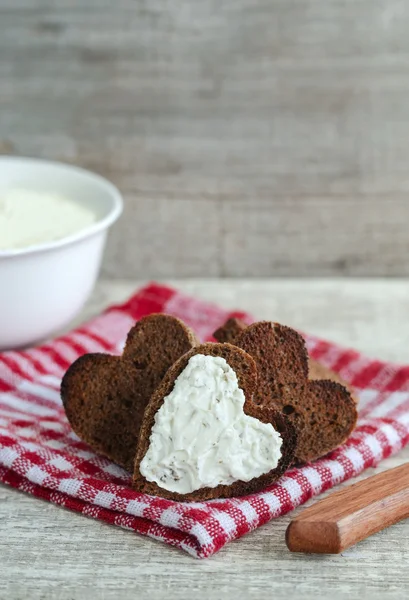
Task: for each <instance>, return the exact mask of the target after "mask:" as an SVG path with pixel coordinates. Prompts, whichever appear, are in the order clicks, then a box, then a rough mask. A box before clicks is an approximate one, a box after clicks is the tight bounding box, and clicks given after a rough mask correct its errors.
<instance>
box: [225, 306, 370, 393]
mask: <svg viewBox="0 0 409 600" xmlns="http://www.w3.org/2000/svg"><path fill="white" fill-rule="evenodd" d="M246 327H247V324H246V323H245V322H244V321H242V320H241V319H237V318H235V317H233V318H231V319H228V320H227V321H226V322H225V323H224V325H222V326H221V327H219V329H217V330H216V331H215V332H214V334H213V337H214V338H215V339H216V340H217V341H218V342H229V344H234V340H235V339H236V338H237V337H238V335H239V334H240V333H241V332H242V331H244V329H246ZM308 366H309V369H308V377H309V379H329V380H330V381H335V382H336V383H340V384H341V385H343V386H344V387H346V388H347V390H348V391H349V393H350V394H351V396H352V399H353V400H354V401H355V403H356V404H358V397H357V395H356V394H355V391H354V389H353V388H352V386H350V385H349V384H348V383H346V381H344V380H343V379H342V377H340V376H339V375H338V373H334V371H331V369H329V368H328V367H325V366H324V365H323V364H321V363H319V362H318V361H316V360H314V359H312V358H309V359H308Z"/></svg>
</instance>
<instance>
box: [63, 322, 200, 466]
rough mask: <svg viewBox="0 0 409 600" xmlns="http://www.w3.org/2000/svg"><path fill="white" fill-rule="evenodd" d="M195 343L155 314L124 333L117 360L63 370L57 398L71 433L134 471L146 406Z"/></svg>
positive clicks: (89, 360)
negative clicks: (174, 365) (122, 348)
mask: <svg viewBox="0 0 409 600" xmlns="http://www.w3.org/2000/svg"><path fill="white" fill-rule="evenodd" d="M197 343H198V341H197V339H196V337H195V335H194V333H193V332H192V331H191V330H190V329H189V328H188V327H187V326H186V325H185V324H184V323H182V321H179V319H176V318H175V317H171V316H169V315H163V314H154V315H150V316H148V317H144V318H143V319H141V320H140V321H139V322H138V323H136V325H135V326H134V327H132V329H131V330H130V332H129V333H128V337H127V340H126V345H125V349H124V352H123V355H122V356H121V357H118V356H111V355H108V354H85V355H84V356H81V357H80V358H79V359H78V360H76V361H75V362H74V363H73V364H72V365H71V366H70V368H69V369H68V371H67V372H66V374H65V375H64V378H63V380H62V383H61V398H62V401H63V405H64V408H65V412H66V414H67V418H68V420H69V422H70V425H71V427H72V428H73V430H74V431H75V433H76V434H77V435H78V436H79V437H80V438H81V439H82V440H84V441H85V442H86V443H87V444H89V445H90V446H91V447H92V448H93V449H94V450H95V451H97V452H100V453H101V454H104V455H105V456H107V457H108V458H110V459H112V460H113V461H115V462H116V463H118V464H119V465H121V466H123V467H124V468H125V469H128V470H129V471H131V472H132V471H133V465H134V460H135V452H136V445H137V439H138V434H139V429H140V425H141V421H142V417H143V413H144V410H145V407H146V405H147V403H148V401H149V399H150V397H151V395H152V393H153V392H154V390H155V389H156V388H157V387H158V385H159V384H160V382H161V381H162V379H163V377H164V375H165V374H166V371H167V370H168V369H169V367H170V366H171V365H173V363H174V362H175V361H176V360H178V358H179V357H180V356H182V355H183V354H185V352H188V351H189V350H191V349H192V348H193V347H194V346H195V345H196V344H197Z"/></svg>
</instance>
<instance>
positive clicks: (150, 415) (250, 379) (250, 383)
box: [133, 343, 296, 502]
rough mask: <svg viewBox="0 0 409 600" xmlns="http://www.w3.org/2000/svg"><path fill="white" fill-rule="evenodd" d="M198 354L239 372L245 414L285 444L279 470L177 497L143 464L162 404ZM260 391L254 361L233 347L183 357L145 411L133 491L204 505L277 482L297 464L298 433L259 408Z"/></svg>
mask: <svg viewBox="0 0 409 600" xmlns="http://www.w3.org/2000/svg"><path fill="white" fill-rule="evenodd" d="M195 354H205V355H208V356H221V357H223V358H224V359H225V360H226V361H227V363H228V364H229V365H230V366H231V367H232V369H233V370H234V371H235V372H236V374H237V378H238V381H239V386H240V388H241V389H242V390H243V392H244V395H245V398H246V400H245V404H244V412H245V413H246V414H247V415H249V416H252V417H255V418H256V419H259V420H260V421H262V422H263V423H271V424H272V425H273V427H274V428H275V429H276V430H277V431H278V432H279V433H280V434H281V436H282V439H283V444H282V448H281V452H282V457H281V459H280V461H279V463H278V466H277V467H276V468H275V469H273V470H272V471H270V472H269V473H267V474H265V475H262V476H261V477H257V478H256V479H253V480H251V481H249V482H244V481H237V482H235V483H233V484H232V485H220V486H218V487H216V488H203V489H200V490H197V491H195V492H193V493H191V494H177V493H174V492H169V491H168V490H165V489H162V488H160V487H159V486H158V485H157V484H156V483H152V482H149V481H147V480H146V479H145V478H144V477H143V475H142V474H141V472H140V470H139V467H140V463H141V461H142V459H143V457H144V456H145V454H146V452H147V451H148V448H149V438H150V435H151V430H152V427H153V424H154V420H155V415H156V413H157V411H158V410H159V408H160V407H161V405H162V403H163V400H164V398H165V397H166V396H168V395H169V394H170V392H171V391H172V389H173V387H174V384H175V380H176V378H177V377H178V376H179V375H180V374H181V372H182V371H183V370H184V369H185V368H186V366H187V364H188V362H189V360H190V358H191V357H192V356H194V355H195ZM256 388H257V369H256V365H255V362H254V360H253V359H252V358H251V356H249V355H248V354H247V353H246V352H244V351H243V350H241V349H240V348H237V347H236V346H232V345H231V344H213V343H207V344H202V345H201V346H197V347H196V348H194V349H193V350H191V351H190V352H189V353H188V354H185V355H184V356H182V357H181V358H180V359H179V360H178V361H177V362H176V363H175V364H174V365H173V366H172V367H171V368H170V369H169V371H168V372H167V374H166V376H165V377H164V379H163V381H162V383H161V384H160V386H159V387H158V389H157V390H156V392H155V393H154V394H153V396H152V398H151V400H150V402H149V404H148V406H147V407H146V410H145V414H144V418H143V422H142V425H141V430H140V435H139V441H138V448H137V453H136V459H135V471H134V480H133V483H134V487H135V489H137V490H138V491H140V492H144V493H147V494H152V495H155V496H162V497H164V498H169V499H172V500H181V501H185V502H186V501H201V500H210V499H214V498H229V497H232V496H243V495H245V494H251V493H253V492H257V491H259V490H261V489H264V488H265V487H266V486H268V485H270V484H271V483H272V482H274V481H276V480H277V479H278V478H279V477H280V476H281V475H282V474H283V473H284V471H286V469H287V468H288V467H289V466H290V465H291V464H292V462H293V460H294V449H295V445H296V434H295V429H294V427H293V426H292V425H291V423H290V422H289V420H288V419H287V418H286V417H285V416H284V415H283V414H281V413H280V412H279V411H277V410H275V409H273V408H266V407H261V406H257V405H256V404H255V403H254V402H253V400H252V398H253V394H254V393H255V391H256Z"/></svg>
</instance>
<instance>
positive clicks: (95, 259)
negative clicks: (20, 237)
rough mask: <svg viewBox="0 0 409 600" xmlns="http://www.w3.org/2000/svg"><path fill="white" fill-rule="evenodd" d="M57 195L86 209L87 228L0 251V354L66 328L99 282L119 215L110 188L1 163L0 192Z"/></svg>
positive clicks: (40, 163) (79, 175)
mask: <svg viewBox="0 0 409 600" xmlns="http://www.w3.org/2000/svg"><path fill="white" fill-rule="evenodd" d="M9 187H18V188H25V189H30V190H36V191H46V192H50V193H58V194H61V195H64V196H66V197H68V198H72V199H73V200H74V201H76V202H78V203H80V204H83V205H85V206H87V207H90V208H91V209H92V210H93V211H94V212H95V214H96V215H97V220H96V222H94V223H93V224H92V225H90V226H88V227H86V228H84V229H82V230H81V231H79V232H78V233H76V234H74V235H70V236H69V237H65V238H63V239H61V240H58V241H54V242H50V243H46V244H41V245H36V246H30V247H28V248H23V249H18V250H6V251H1V250H0V350H8V349H11V348H16V347H21V346H27V345H30V344H33V343H35V342H37V341H39V340H41V339H44V338H47V337H49V336H50V335H51V334H53V333H55V332H56V331H58V330H59V329H60V328H62V327H64V326H65V325H67V324H68V323H69V322H70V321H71V319H72V318H73V317H74V316H75V315H76V314H77V313H78V312H79V311H80V310H81V308H82V307H83V305H84V303H85V301H86V300H87V298H88V296H89V295H90V293H91V291H92V289H93V287H94V284H95V281H96V278H97V276H98V272H99V268H100V264H101V259H102V254H103V250H104V246H105V240H106V235H107V230H108V228H109V226H110V225H112V223H114V221H116V219H117V218H118V217H119V215H120V214H121V212H122V198H121V195H120V193H119V191H118V190H117V188H116V187H115V186H113V185H112V184H111V183H109V181H106V180H105V179H103V178H102V177H100V176H99V175H95V174H94V173H90V172H89V171H85V170H84V169H80V168H77V167H72V166H69V165H65V164H62V163H56V162H48V161H44V160H36V159H31V158H17V157H0V189H5V188H9Z"/></svg>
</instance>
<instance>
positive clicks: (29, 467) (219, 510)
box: [0, 284, 409, 558]
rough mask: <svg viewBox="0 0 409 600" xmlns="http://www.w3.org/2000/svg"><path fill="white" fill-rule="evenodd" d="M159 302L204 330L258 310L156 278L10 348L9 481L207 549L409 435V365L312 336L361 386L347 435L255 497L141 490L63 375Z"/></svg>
mask: <svg viewBox="0 0 409 600" xmlns="http://www.w3.org/2000/svg"><path fill="white" fill-rule="evenodd" d="M152 312H166V313H168V314H171V315H174V316H176V317H180V318H181V319H183V320H184V321H185V322H186V323H187V324H188V325H190V326H191V327H192V328H193V329H194V330H195V331H196V332H197V333H198V335H199V336H200V337H201V338H202V339H204V340H207V339H211V334H212V332H213V331H214V330H215V329H216V328H217V327H218V326H220V325H221V324H222V323H223V322H224V321H225V319H226V318H227V317H229V316H238V317H241V318H244V319H245V320H246V321H247V322H251V320H252V319H251V317H250V316H249V315H246V314H244V313H241V312H235V313H232V312H228V311H226V310H223V309H221V308H219V307H217V306H215V305H213V304H209V303H207V302H203V301H201V300H198V299H195V298H191V297H188V296H186V295H184V294H181V293H180V292H178V291H177V290H174V289H171V288H169V287H165V286H162V285H158V284H150V285H148V286H146V287H145V288H143V289H141V290H140V291H139V292H137V293H136V294H135V295H134V296H133V297H132V298H131V299H130V300H129V301H128V302H126V303H125V304H123V305H120V306H112V307H110V308H109V309H108V310H106V311H105V312H104V313H103V314H102V315H100V316H98V317H96V318H94V319H93V320H92V321H90V322H89V323H87V324H85V325H83V326H82V327H80V328H78V329H76V330H75V331H72V332H71V333H69V334H68V335H65V336H63V337H60V338H58V339H55V340H53V341H51V342H49V343H47V344H44V345H43V346H41V347H38V348H33V349H30V350H27V351H24V352H5V353H3V354H0V481H2V482H3V483H5V484H8V485H10V486H13V487H15V488H17V489H19V490H21V491H24V492H27V493H30V494H33V495H34V496H38V497H39V498H43V499H46V500H49V501H50V502H54V503H55V504H60V505H62V506H64V507H66V508H70V509H72V510H75V511H77V512H80V513H82V514H84V515H87V516H90V517H94V518H96V519H101V520H103V521H106V522H108V523H111V524H114V525H119V526H121V527H124V528H126V529H130V530H132V531H136V532H138V533H141V534H143V535H147V536H150V537H152V538H155V539H158V540H161V541H163V542H165V543H167V544H171V545H174V546H178V547H179V548H181V549H183V550H185V551H186V552H188V553H189V554H191V555H193V556H195V557H197V558H204V557H208V556H210V555H212V554H213V553H215V552H217V551H218V550H220V548H222V547H223V546H224V545H225V544H226V543H227V542H229V541H230V540H233V539H235V538H238V537H240V536H242V535H244V534H245V533H248V532H249V531H252V530H253V529H255V528H256V527H259V526H260V525H262V524H263V523H266V522H267V521H269V520H270V519H273V518H275V517H278V516H280V515H284V514H285V513H287V512H288V511H290V510H292V509H293V508H295V507H296V506H298V505H300V504H302V503H304V502H306V500H308V499H309V498H311V497H312V496H315V495H317V494H319V493H321V492H323V491H324V490H327V489H328V488H331V487H332V486H334V485H336V484H338V483H340V482H341V481H344V480H346V479H349V478H351V477H354V476H355V475H357V474H358V473H360V472H361V471H363V470H364V469H367V468H368V467H372V466H374V465H376V464H377V463H379V461H380V460H382V459H383V458H386V457H387V456H390V455H392V454H395V453H396V452H398V451H399V450H400V449H401V448H403V447H404V446H405V445H406V444H407V443H408V441H409V367H408V366H405V367H398V366H395V365H392V364H388V363H385V362H381V361H378V360H372V359H368V358H365V357H364V356H362V355H361V354H359V353H358V352H355V351H354V350H346V349H344V348H340V347H339V346H337V345H335V344H331V343H328V342H325V341H322V340H319V339H317V338H315V337H312V336H307V337H306V340H307V345H308V349H309V351H310V353H311V355H312V357H313V358H315V359H319V360H320V361H321V362H322V363H323V364H325V365H326V366H328V367H330V368H331V369H333V370H335V371H337V372H339V373H340V374H341V375H342V377H343V378H344V379H345V380H346V381H348V382H349V383H351V384H352V385H353V386H355V387H356V388H357V390H358V393H359V397H360V418H359V422H358V427H357V428H356V430H355V431H354V433H353V435H352V436H351V437H350V439H349V440H348V442H347V443H346V444H344V445H343V446H342V447H341V448H339V449H337V450H336V451H334V452H332V453H331V454H330V455H328V456H326V457H325V458H322V459H320V460H318V461H316V462H315V463H313V464H309V465H306V466H303V467H302V468H294V469H292V470H290V471H288V472H287V473H286V474H285V476H283V477H282V478H281V479H280V480H279V481H278V482H277V483H275V484H274V485H272V486H270V487H269V488H267V489H265V490H264V491H262V492H260V493H257V494H253V495H251V496H247V497H243V498H235V499H230V500H217V501H210V502H203V503H178V502H172V501H169V500H163V499H161V498H155V497H151V496H147V495H143V494H140V493H138V492H135V491H134V490H132V488H131V487H130V476H129V474H128V473H127V472H125V471H124V470H122V469H121V468H120V467H118V466H117V465H115V464H113V463H112V462H110V461H109V460H108V459H106V458H103V457H101V456H99V455H96V454H95V453H94V452H93V451H92V450H91V449H90V448H89V447H88V446H87V445H86V444H84V443H83V442H81V441H80V440H79V439H78V438H77V437H76V435H75V434H74V433H73V432H72V430H71V428H70V426H69V424H68V422H67V419H66V417H65V414H64V410H63V408H62V405H61V401H60V397H59V385H60V380H61V377H62V375H63V373H64V371H65V370H66V369H67V367H68V366H69V365H70V363H71V362H72V361H74V360H75V359H76V358H77V357H78V356H80V355H81V354H83V353H84V352H112V353H119V352H120V351H121V350H122V347H123V343H124V340H125V337H126V333H127V331H128V330H129V329H130V327H131V326H132V325H133V323H134V322H135V320H137V319H140V318H141V317H143V316H144V315H147V314H150V313H152ZM272 317H273V318H274V315H272Z"/></svg>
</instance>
